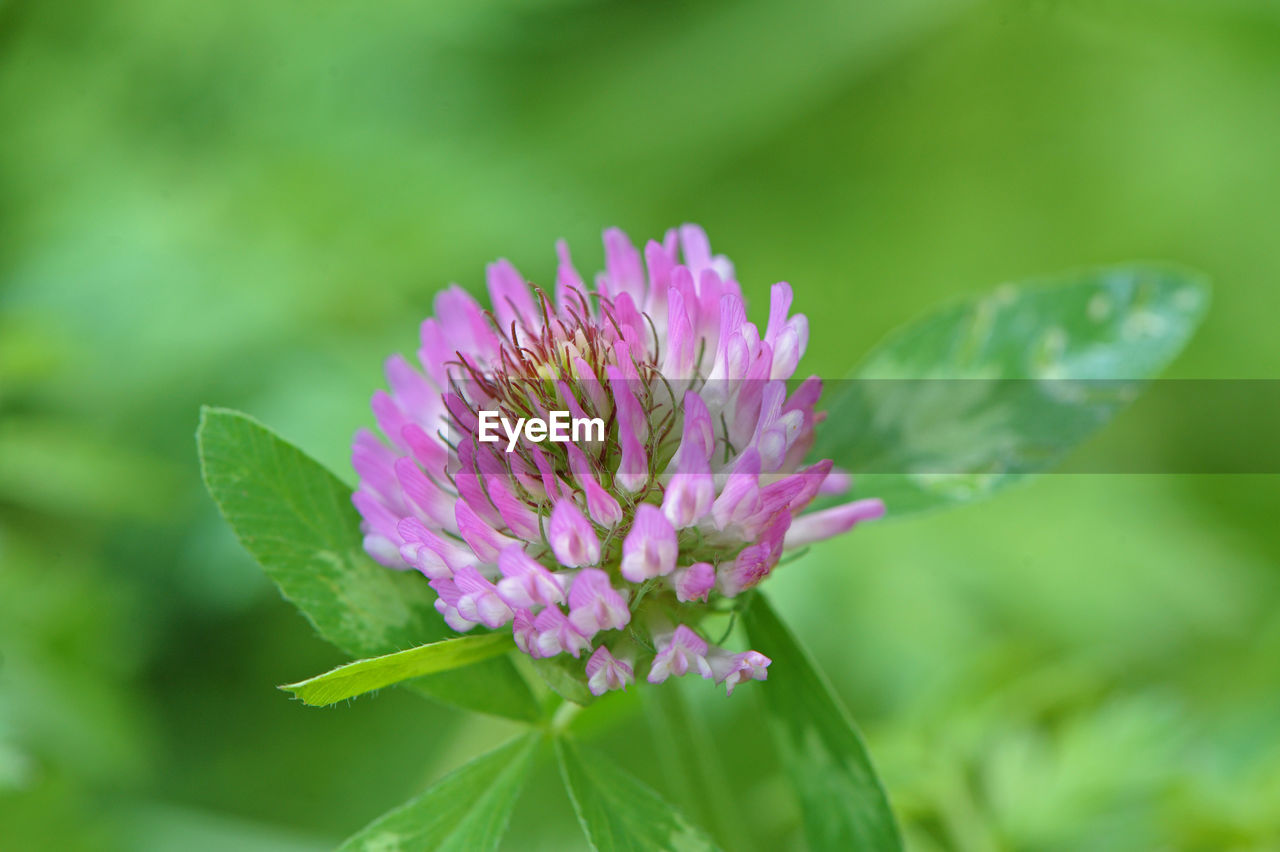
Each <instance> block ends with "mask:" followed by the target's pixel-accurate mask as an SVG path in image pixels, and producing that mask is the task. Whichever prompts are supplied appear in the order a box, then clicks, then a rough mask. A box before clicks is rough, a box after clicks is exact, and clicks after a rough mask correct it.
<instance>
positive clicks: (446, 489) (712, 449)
mask: <svg viewBox="0 0 1280 852" xmlns="http://www.w3.org/2000/svg"><path fill="white" fill-rule="evenodd" d="M604 242H605V271H604V272H603V273H602V274H600V275H599V276H597V277H596V279H595V283H594V286H588V285H587V284H586V283H584V279H583V277H582V276H581V275H580V274H579V273H578V271H577V269H576V268H575V267H574V265H573V262H572V259H571V258H570V256H569V252H568V249H567V248H566V246H565V245H564V244H563V243H561V244H559V246H558V247H557V249H558V254H559V268H558V270H557V273H556V279H555V284H554V287H553V289H552V292H551V294H550V295H548V294H547V293H546V292H545V291H543V290H540V289H537V288H531V287H530V285H528V284H527V283H526V281H525V279H524V277H523V276H521V275H520V274H519V273H518V272H517V271H516V269H515V267H513V266H512V265H511V264H510V263H508V262H506V261H499V262H497V263H495V264H492V265H490V266H489V268H488V270H487V280H488V290H489V304H490V307H489V308H487V309H486V308H484V307H482V306H481V305H480V304H479V303H478V302H477V301H476V300H475V299H473V298H472V297H471V296H470V295H468V294H467V293H466V292H465V291H463V290H462V289H460V288H458V287H457V286H453V287H450V288H449V289H447V290H445V291H443V292H441V293H440V294H439V295H438V296H437V297H436V300H435V314H434V316H433V317H431V318H429V319H427V320H426V321H424V322H423V324H422V345H421V348H420V349H419V350H418V353H417V355H418V362H419V364H418V366H416V367H415V366H413V365H411V364H410V363H409V362H408V361H407V360H406V359H404V358H402V357H400V356H394V357H392V358H391V359H389V360H388V362H387V365H386V372H387V380H388V384H389V387H390V389H389V391H379V392H378V393H376V394H375V395H374V397H373V412H374V416H375V418H376V420H377V423H378V427H379V429H380V430H381V431H382V434H383V436H385V439H386V440H385V442H384V441H383V440H380V439H379V438H378V437H376V436H375V435H374V434H373V433H372V432H369V431H364V430H362V431H361V432H360V433H359V434H357V435H356V438H355V443H354V446H353V449H352V463H353V465H354V466H355V469H356V472H357V474H358V475H359V478H360V485H359V488H358V489H357V490H356V493H355V495H354V497H353V500H354V502H355V505H356V508H357V509H358V510H359V511H360V514H361V516H362V517H363V521H364V522H363V531H364V536H365V538H364V544H365V549H366V550H367V551H368V552H369V554H370V555H371V556H373V558H374V559H376V560H377V561H379V562H381V563H382V564H383V565H386V566H388V567H390V568H396V569H416V570H418V571H420V572H422V573H423V574H424V575H426V577H427V579H428V580H429V582H430V585H431V588H432V589H434V590H435V592H436V594H437V601H436V608H437V609H438V610H439V611H440V613H441V615H443V617H444V619H445V621H446V622H447V623H448V624H449V626H450V627H452V628H454V629H456V630H459V631H465V630H469V629H471V628H473V627H474V626H475V625H477V624H480V625H483V626H485V627H488V628H498V627H502V626H503V625H506V624H510V625H511V630H512V632H513V634H514V636H515V640H516V645H517V647H519V648H520V650H522V651H524V652H525V653H527V654H529V655H530V656H533V657H548V656H555V655H558V654H570V655H572V656H573V657H575V658H578V659H581V658H582V656H583V654H584V652H586V660H585V662H584V663H582V664H581V665H582V675H581V676H582V678H583V681H584V682H585V683H586V684H587V685H588V687H589V688H590V690H591V692H592V693H594V694H597V695H598V694H601V693H603V692H605V691H607V690H612V689H620V688H624V687H625V686H626V684H628V683H630V682H632V681H634V679H635V670H636V666H646V665H647V670H648V676H647V678H648V680H649V681H650V682H652V683H659V682H661V681H663V680H665V679H666V678H668V677H671V676H679V675H683V674H686V673H688V672H691V671H692V672H697V673H698V674H700V675H702V676H703V677H705V678H708V679H711V680H714V681H715V682H717V683H723V684H725V687H726V690H727V691H728V692H730V693H732V692H733V689H734V687H735V686H736V685H738V684H740V683H743V682H745V681H747V680H763V679H764V678H765V677H766V674H767V671H766V670H767V667H768V666H769V664H770V660H769V659H768V658H767V657H765V656H764V655H762V654H760V653H758V652H756V651H745V652H737V653H735V652H733V651H729V650H725V649H722V648H718V647H716V646H715V645H712V644H711V643H709V642H708V641H707V639H706V638H705V635H704V631H705V630H707V622H710V621H713V620H714V619H717V618H723V617H724V616H723V615H722V613H723V612H725V611H726V610H727V609H731V608H732V607H733V605H734V604H735V601H734V600H733V599H734V598H737V597H738V596H739V595H741V594H742V593H743V592H746V591H747V590H749V589H751V588H754V587H755V586H756V585H757V584H759V583H760V582H761V581H762V580H763V579H765V578H766V577H768V576H769V574H770V573H771V572H772V571H773V569H774V568H775V567H776V566H777V565H778V562H779V560H780V558H781V557H782V554H783V553H784V551H786V550H788V549H792V548H796V547H799V546H802V545H805V544H808V543H810V542H813V541H816V540H819V539H823V538H828V537H830V536H833V535H838V534H840V533H843V532H845V531H847V530H848V529H850V528H851V527H852V526H853V525H854V524H856V523H858V522H860V521H864V520H870V519H873V518H876V517H879V516H880V515H881V514H883V512H884V506H883V504H882V503H881V502H880V501H878V500H861V501H857V502H854V503H850V504H847V505H844V506H837V507H836V508H832V509H827V510H825V511H821V512H816V513H809V514H804V513H803V512H804V509H805V508H806V507H807V506H808V505H809V503H810V502H811V501H812V500H813V499H814V498H815V497H816V496H818V495H819V494H821V493H840V492H841V491H843V490H845V489H847V487H848V477H847V476H846V475H845V474H843V473H841V472H839V471H833V469H832V467H831V463H830V462H818V463H817V464H813V465H810V466H808V467H805V466H803V460H804V458H805V456H806V454H807V453H808V451H809V448H810V447H811V446H812V444H813V440H814V430H815V428H816V427H817V426H818V424H819V423H820V422H821V420H822V416H821V414H819V413H817V412H816V411H815V405H816V403H817V400H818V396H819V394H820V392H821V382H820V381H819V380H818V379H817V378H814V377H810V378H809V379H806V380H805V381H803V382H800V383H799V384H798V385H796V386H795V387H794V389H793V390H792V391H791V392H790V393H788V388H787V381H788V380H789V379H791V378H792V377H793V374H794V373H795V370H796V368H797V366H798V364H799V361H800V358H801V356H802V355H803V354H804V349H805V345H806V343H807V342H808V334H809V327H808V322H807V321H806V320H805V318H804V316H803V315H800V314H792V313H791V304H792V301H793V294H792V291H791V287H790V286H789V285H787V284H785V283H782V284H775V285H774V286H773V289H772V291H771V299H770V305H769V315H768V322H767V324H766V326H765V327H764V329H763V330H762V329H761V328H760V327H759V326H757V325H755V324H754V323H752V322H750V321H749V320H748V319H747V311H746V305H745V303H744V301H743V298H742V292H741V288H740V287H739V285H738V283H737V281H736V280H735V278H734V271H733V266H732V264H730V263H729V261H728V260H727V259H725V258H724V257H722V256H719V255H713V254H712V253H711V249H710V246H709V244H708V242H707V238H706V235H705V234H704V233H703V232H702V230H701V229H699V228H697V227H695V226H692V225H686V226H684V227H682V228H680V229H679V230H678V231H671V232H668V233H667V235H666V236H665V238H664V239H663V240H662V241H660V242H658V241H650V242H649V243H648V244H647V245H646V246H645V247H644V249H643V251H641V250H639V249H637V248H636V247H635V246H634V245H633V244H632V243H631V241H630V240H629V239H628V238H627V237H626V235H625V234H623V233H622V232H621V231H618V230H616V229H615V230H610V231H607V232H606V233H605V239H604ZM579 426H584V427H585V428H584V429H582V430H581V431H580V430H579ZM641 615H643V616H644V617H638V616H641ZM641 670H642V671H643V670H644V669H643V668H642V669H641Z"/></svg>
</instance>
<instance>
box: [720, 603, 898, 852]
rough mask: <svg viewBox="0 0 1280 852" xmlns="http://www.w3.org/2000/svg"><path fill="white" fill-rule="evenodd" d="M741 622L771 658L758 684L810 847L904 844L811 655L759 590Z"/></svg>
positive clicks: (878, 850)
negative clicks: (762, 684)
mask: <svg viewBox="0 0 1280 852" xmlns="http://www.w3.org/2000/svg"><path fill="white" fill-rule="evenodd" d="M743 621H744V623H745V626H746V629H747V635H748V636H749V637H750V639H751V644H752V647H753V648H755V649H756V650H758V651H760V652H761V653H763V654H764V655H765V656H766V657H769V658H770V659H771V660H772V661H773V663H772V664H771V665H770V666H769V679H768V681H767V682H766V684H765V686H766V688H765V689H762V690H760V691H761V692H762V693H763V695H764V701H765V704H766V706H767V707H768V709H769V725H770V727H771V728H772V730H773V733H774V740H775V742H776V743H777V744H778V750H779V751H780V752H781V755H782V763H783V765H784V766H785V767H786V769H787V772H788V774H789V776H790V778H791V783H792V784H793V785H794V786H795V789H796V792H797V794H798V795H799V797H800V804H801V810H802V811H803V813H804V827H805V835H806V836H807V837H808V840H809V847H810V848H812V849H866V850H875V852H890V850H900V849H902V839H901V838H900V837H899V834H898V827H897V824H896V823H895V821H894V818H893V812H892V811H891V810H890V809H889V800H888V797H887V796H886V795H885V792H884V787H883V785H882V784H881V783H880V779H879V778H877V777H876V773H875V769H874V768H873V767H872V765H871V758H870V757H869V756H868V755H867V748H866V745H865V744H864V743H863V741H862V736H861V735H860V734H859V733H858V730H857V728H856V727H854V724H853V720H852V719H850V718H849V713H848V711H846V710H845V709H844V707H843V706H841V704H840V699H839V698H837V697H836V695H835V693H834V692H833V691H832V689H831V685H830V684H829V683H828V682H827V679H826V677H824V676H823V675H822V673H821V672H819V671H818V669H817V667H816V666H815V665H814V663H813V661H812V660H811V659H810V658H809V655H808V654H806V653H805V651H804V649H803V648H801V647H800V645H799V643H798V642H797V641H796V639H795V637H794V636H793V635H792V634H791V631H790V630H788V629H787V628H786V626H785V625H783V623H782V622H781V621H780V620H778V617H777V615H775V614H774V612H773V609H772V608H771V607H770V606H769V603H768V601H766V600H765V598H764V595H762V594H759V593H757V594H756V595H755V596H754V597H753V598H752V600H751V603H750V605H749V606H748V607H747V609H746V611H745V613H744V616H743Z"/></svg>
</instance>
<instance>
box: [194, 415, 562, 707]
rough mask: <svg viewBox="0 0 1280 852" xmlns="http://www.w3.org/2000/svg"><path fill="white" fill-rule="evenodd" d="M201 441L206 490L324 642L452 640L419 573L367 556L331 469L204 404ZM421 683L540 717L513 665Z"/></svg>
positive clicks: (462, 699) (349, 645)
mask: <svg viewBox="0 0 1280 852" xmlns="http://www.w3.org/2000/svg"><path fill="white" fill-rule="evenodd" d="M197 441H198V443H199V448H200V460H201V464H202V465H203V469H204V478H205V484H206V486H207V487H208V489H209V493H210V494H212V495H213V499H214V500H215V501H216V502H217V503H218V507H219V508H220V509H221V510H222V514H223V516H224V517H226V519H227V522H228V523H229V524H231V527H232V529H234V530H235V532H236V536H237V537H238V538H239V539H240V543H241V544H243V545H244V547H245V549H246V550H248V551H249V552H250V553H251V554H253V557H254V558H255V559H257V560H258V563H259V564H260V565H262V568H263V570H265V571H266V572H267V574H268V576H270V577H271V579H272V580H274V581H275V583H276V585H278V586H279V587H280V590H281V592H283V593H284V596H285V597H286V598H288V599H289V600H290V601H292V602H293V604H294V605H295V606H297V607H298V609H299V610H301V611H302V613H303V614H304V615H306V617H307V619H308V620H310V621H311V623H312V624H313V625H314V626H315V628H316V630H317V631H318V632H319V633H320V635H321V636H323V637H325V638H326V639H328V640H329V641H330V642H332V643H333V644H335V645H337V646H338V647H339V648H341V649H342V650H344V651H346V652H347V653H349V654H351V655H352V656H357V657H369V656H374V655H381V654H386V653H390V652H394V651H398V650H400V649H401V648H405V647H409V646H415V645H421V644H423V643H424V642H431V641H434V640H438V639H441V638H443V637H444V636H446V635H447V630H446V628H445V625H444V623H443V621H441V620H440V618H439V616H438V615H437V614H436V612H435V610H434V608H433V607H432V603H431V602H432V600H433V596H432V594H431V590H430V587H429V586H427V583H426V581H425V580H424V579H423V578H422V576H421V575H419V574H417V573H416V572H413V573H397V572H394V571H389V570H387V569H386V568H383V567H381V566H379V565H376V564H375V563H374V562H373V561H372V560H371V559H369V558H368V557H367V556H366V555H365V553H364V551H363V550H362V549H361V545H360V541H361V536H360V522H359V516H358V514H357V513H356V511H355V509H354V507H353V506H352V505H351V499H350V490H349V489H348V488H347V487H346V486H345V485H343V484H342V483H341V482H340V481H339V480H338V479H337V478H336V477H334V476H333V475H332V474H331V473H329V472H328V471H326V470H325V469H324V468H323V467H321V466H320V465H319V464H317V463H316V462H315V461H313V460H311V459H309V458H307V456H305V455H304V454H303V453H302V452H301V451H299V450H298V449H297V448H295V447H293V446H291V445H290V444H288V443H286V442H285V441H283V440H281V439H280V438H279V437H277V436H276V435H274V434H272V433H271V432H270V431H268V430H267V429H266V428H265V427H263V426H262V425H261V424H259V423H257V422H256V421H254V420H253V419H252V418H250V417H248V416H246V415H244V414H241V413H239V412H234V411H228V410H226V409H216V408H206V409H205V410H204V412H203V414H202V416H201V420H200V430H199V432H198V434H197ZM413 686H414V688H415V689H417V690H419V691H421V692H424V693H426V694H428V695H430V696H432V697H433V698H438V699H440V700H442V701H446V702H448V703H451V704H456V705H458V706H460V707H466V708H469V709H472V710H479V711H480V712H482V713H493V714H497V715H500V716H509V717H512V718H516V719H525V720H533V719H536V718H537V717H538V708H537V705H536V703H535V702H534V700H533V695H532V693H531V692H530V691H529V688H528V686H527V685H526V683H525V682H524V680H523V679H522V678H521V677H520V675H519V673H518V672H516V670H515V668H514V666H512V665H511V662H510V660H506V659H491V660H488V661H486V662H482V663H477V664H476V665H472V666H468V667H467V668H464V669H460V670H456V671H448V672H441V673H439V674H433V675H429V676H427V677H425V678H422V679H419V680H416V681H414V683H413Z"/></svg>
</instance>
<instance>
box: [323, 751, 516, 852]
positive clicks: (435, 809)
mask: <svg viewBox="0 0 1280 852" xmlns="http://www.w3.org/2000/svg"><path fill="white" fill-rule="evenodd" d="M540 736H541V734H538V733H532V734H526V735H525V736H523V737H520V738H519V739H516V740H513V741H511V742H509V743H507V744H506V745H504V746H502V747H501V748H499V749H497V750H495V751H491V752H489V753H488V754H486V755H483V756H481V757H478V758H476V759H475V760H473V761H471V762H470V763H468V764H467V765H466V766H463V767H462V768H460V769H458V770H456V771H454V772H452V773H450V774H449V775H446V776H445V777H444V778H442V779H440V780H439V781H437V782H436V783H435V784H433V785H432V786H431V787H430V788H429V789H428V790H427V791H426V792H425V793H423V794H422V795H421V796H419V797H418V798H416V799H413V800H412V801H410V802H408V803H406V804H404V805H402V806H400V807H398V808H396V809H395V810H393V811H390V812H389V813H386V814H384V815H383V816H381V817H379V818H378V819H377V820H375V821H374V822H373V823H371V824H370V825H369V826H368V827H366V828H364V829H363V830H362V831H360V832H359V833H357V834H355V835H353V836H352V837H351V838H349V839H348V840H347V841H346V842H345V843H343V844H342V846H340V847H339V850H338V852H375V850H376V852H395V850H420V849H421V850H425V849H430V850H434V852H447V850H458V852H473V850H474V852H481V850H486V849H497V848H498V842H499V841H500V840H501V839H502V835H503V833H504V832H505V831H506V829H507V821H508V820H509V819H510V818H511V809H512V807H514V806H515V803H516V799H517V798H518V797H519V795H520V788H521V787H523V786H524V782H525V780H526V779H527V778H528V777H529V770H530V768H531V767H532V765H533V761H532V757H533V749H534V746H535V745H537V742H538V739H539V738H540Z"/></svg>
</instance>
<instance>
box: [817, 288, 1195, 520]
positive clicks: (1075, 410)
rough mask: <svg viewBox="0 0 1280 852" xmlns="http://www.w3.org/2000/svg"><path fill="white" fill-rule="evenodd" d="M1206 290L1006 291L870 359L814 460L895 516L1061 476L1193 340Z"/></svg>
mask: <svg viewBox="0 0 1280 852" xmlns="http://www.w3.org/2000/svg"><path fill="white" fill-rule="evenodd" d="M1208 305H1209V291H1208V288H1207V286H1206V285H1205V284H1204V283H1203V281H1202V279H1200V278H1199V277H1198V276H1195V275H1191V274H1188V273H1182V272H1175V271H1172V270H1167V269H1160V268H1152V267H1115V268H1109V269H1099V270H1094V271H1090V272H1082V273H1076V274H1072V275H1067V276H1063V277H1060V278H1055V279H1050V280H1044V281H1031V282H1027V283H1024V284H1006V285H1004V286H1002V287H1000V288H999V289H997V290H996V291H995V292H993V293H991V294H989V295H987V296H983V297H980V298H972V299H965V300H963V301H960V302H958V303H955V304H951V305H947V306H945V307H943V308H941V309H940V310H937V311H935V312H933V313H931V314H929V315H927V316H925V317H924V318H922V319H920V320H918V321H916V322H915V323H912V324H910V325H908V326H906V327H905V328H903V329H900V330H899V331H897V332H896V333H894V334H892V335H890V337H889V338H888V339H887V340H885V341H884V342H882V343H881V344H880V345H879V346H877V347H875V348H874V349H873V350H872V351H871V352H870V354H868V355H867V357H866V358H865V359H864V360H863V361H862V363H861V364H860V365H859V366H858V367H857V368H856V369H855V370H854V372H853V373H852V374H851V376H850V379H849V380H847V381H845V382H842V383H839V384H838V391H837V392H836V394H835V395H834V398H833V399H831V400H830V401H829V402H828V406H827V407H828V409H829V411H830V415H829V422H830V424H831V428H828V429H826V430H825V431H823V432H821V433H820V436H819V439H818V443H817V446H816V447H815V448H814V455H815V456H816V457H818V458H832V459H835V461H836V463H837V464H838V465H840V466H842V467H844V468H846V469H848V470H850V471H852V472H854V473H855V474H857V476H856V483H857V493H858V494H859V495H862V496H878V497H882V498H883V499H884V500H885V502H886V503H887V505H888V510H889V514H890V515H891V516H899V515H904V514H909V513H911V512H917V511H920V510H923V509H929V508H935V507H938V506H943V505H947V504H953V503H963V502H967V501H970V500H975V499H980V498H982V497H985V496H987V495H990V494H992V493H994V492H996V491H998V490H1000V489H1002V488H1004V487H1006V486H1008V485H1010V484H1012V483H1014V482H1017V481H1019V480H1020V479H1023V478H1024V477H1026V476H1027V475H1028V474H1031V473H1035V472H1038V471H1043V470H1047V469H1049V468H1051V467H1053V466H1054V465H1056V464H1058V463H1059V462H1060V461H1062V459H1063V458H1064V457H1065V456H1066V454H1067V453H1069V452H1070V451H1071V450H1072V449H1074V448H1075V447H1076V446H1077V445H1078V444H1080V443H1081V442H1083V441H1084V440H1085V439H1087V438H1088V437H1090V436H1091V435H1093V433H1094V432H1096V431H1097V430H1098V429H1099V428H1101V427H1102V426H1103V425H1104V424H1106V423H1107V422H1108V421H1109V420H1110V419H1111V418H1112V417H1114V416H1115V414H1116V413H1117V412H1118V411H1119V410H1120V409H1121V408H1122V407H1123V406H1124V405H1126V404H1127V403H1129V402H1131V401H1132V400H1133V399H1134V398H1135V397H1136V396H1137V395H1138V393H1139V392H1140V391H1141V388H1142V383H1141V380H1144V379H1149V378H1152V377H1154V376H1155V375H1157V374H1158V373H1160V372H1161V371H1162V370H1163V369H1164V368H1165V367H1166V366H1168V364H1169V362H1170V361H1172V360H1173V358H1174V356H1176V355H1177V354H1178V353H1179V352H1180V351H1181V350H1182V348H1183V347H1184V346H1185V345H1186V343H1187V341H1188V340H1190V338H1191V335H1192V333H1193V332H1194V331H1195V329H1196V327H1197V326H1198V325H1199V323H1200V320H1201V319H1203V317H1204V314H1205V311H1206V309H1207V308H1208Z"/></svg>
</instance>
